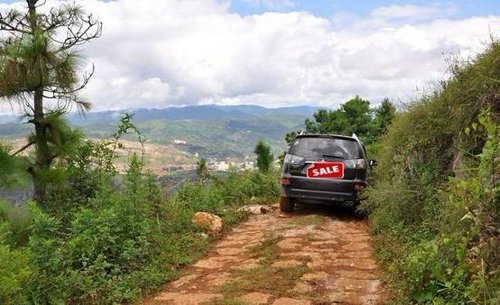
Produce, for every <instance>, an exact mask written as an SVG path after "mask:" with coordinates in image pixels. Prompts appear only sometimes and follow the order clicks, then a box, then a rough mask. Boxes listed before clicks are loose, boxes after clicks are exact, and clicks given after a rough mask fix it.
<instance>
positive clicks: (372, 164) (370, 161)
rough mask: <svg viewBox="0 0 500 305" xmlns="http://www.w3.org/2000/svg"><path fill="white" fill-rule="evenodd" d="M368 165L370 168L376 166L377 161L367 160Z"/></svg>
mask: <svg viewBox="0 0 500 305" xmlns="http://www.w3.org/2000/svg"><path fill="white" fill-rule="evenodd" d="M368 164H369V165H370V166H377V165H378V163H377V160H369V161H368Z"/></svg>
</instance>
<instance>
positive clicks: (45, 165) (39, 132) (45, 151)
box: [32, 87, 51, 203]
mask: <svg viewBox="0 0 500 305" xmlns="http://www.w3.org/2000/svg"><path fill="white" fill-rule="evenodd" d="M34 104H35V107H34V120H33V124H34V125H35V145H36V164H35V166H34V168H33V171H32V176H33V184H34V186H35V200H36V201H37V202H38V203H42V202H43V199H44V198H45V195H46V189H47V182H48V181H46V174H47V171H48V170H49V168H50V163H51V157H50V150H49V145H48V140H47V125H46V124H45V120H44V113H43V87H40V88H38V89H36V91H35V96H34Z"/></svg>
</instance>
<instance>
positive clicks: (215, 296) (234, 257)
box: [143, 207, 384, 305]
mask: <svg viewBox="0 0 500 305" xmlns="http://www.w3.org/2000/svg"><path fill="white" fill-rule="evenodd" d="M383 303H384V301H383V285H382V282H381V280H380V279H379V275H378V266H377V264H376V262H375V260H374V257H373V253H372V249H371V246H370V237H369V234H368V226H367V223H366V220H362V219H359V218H356V217H354V216H352V215H350V214H349V213H346V212H343V211H339V210H338V209H332V208H325V207H322V208H321V207H302V208H300V207H299V210H298V211H297V212H295V213H293V214H289V215H282V214H280V213H279V212H278V211H277V209H274V210H273V212H271V213H268V214H265V215H257V216H252V217H251V218H250V219H249V220H248V221H247V222H245V223H243V224H241V225H240V226H238V227H237V228H235V229H233V230H232V231H231V232H229V233H226V234H225V235H224V236H223V237H222V238H221V239H220V240H219V241H218V242H217V243H216V244H215V245H214V247H213V249H212V250H211V252H210V253H209V254H208V255H207V256H206V257H205V258H203V259H202V260H200V261H198V262H197V263H196V264H194V265H193V266H190V267H188V268H186V270H185V273H184V276H183V277H181V278H180V279H178V280H177V281H174V282H171V283H169V284H167V285H166V286H165V287H164V288H163V290H162V291H161V292H160V293H159V294H157V295H155V296H152V297H151V298H149V299H147V300H145V301H144V302H143V304H146V305H152V304H212V305H216V304H274V305H295V304H297V305H300V304H310V305H314V304H316V305H319V304H322V305H326V304H383Z"/></svg>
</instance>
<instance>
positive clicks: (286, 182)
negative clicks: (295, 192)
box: [280, 177, 290, 185]
mask: <svg viewBox="0 0 500 305" xmlns="http://www.w3.org/2000/svg"><path fill="white" fill-rule="evenodd" d="M280 182H281V184H283V185H289V184H290V178H288V177H281V179H280Z"/></svg>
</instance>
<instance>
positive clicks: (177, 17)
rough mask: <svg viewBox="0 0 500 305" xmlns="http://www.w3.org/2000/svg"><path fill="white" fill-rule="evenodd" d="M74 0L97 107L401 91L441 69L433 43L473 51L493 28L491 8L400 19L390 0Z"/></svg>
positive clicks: (402, 94) (280, 100)
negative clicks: (90, 20)
mask: <svg viewBox="0 0 500 305" xmlns="http://www.w3.org/2000/svg"><path fill="white" fill-rule="evenodd" d="M83 3H84V5H85V7H86V8H87V10H88V11H90V12H93V13H94V14H96V15H98V16H99V17H100V19H101V20H102V21H103V23H104V30H103V35H102V37H101V38H100V39H99V40H97V41H95V42H93V43H91V44H89V45H87V46H85V48H84V50H85V56H86V57H87V61H88V62H93V63H95V66H96V73H95V75H94V77H93V79H92V80H91V82H90V83H89V85H88V87H87V88H86V90H85V95H86V97H87V98H88V99H89V100H90V101H92V102H93V104H94V109H95V110H105V109H117V108H127V107H133V108H137V107H167V106H172V105H186V104H197V103H218V104H259V105H264V106H283V105H301V104H314V105H323V106H332V107H335V106H336V105H338V104H339V103H340V102H343V101H345V100H346V99H347V98H349V97H351V96H353V95H356V94H359V95H361V96H363V97H365V98H368V99H370V100H372V101H373V102H378V101H380V100H381V99H382V98H383V97H385V96H388V97H391V98H394V99H403V100H405V99H407V98H411V97H414V96H415V95H416V94H417V92H416V88H420V89H422V88H427V87H429V86H431V85H432V84H435V83H437V81H438V80H440V79H442V78H443V77H444V76H445V73H446V70H447V67H446V63H445V61H444V57H445V56H446V55H443V53H444V54H448V53H454V54H458V53H459V54H462V55H464V56H469V55H472V54H475V53H477V52H478V51H480V50H482V49H483V48H484V46H485V43H486V42H487V41H488V40H489V35H490V34H499V33H500V17H499V16H489V17H475V18H468V19H463V20H448V19H436V20H434V21H425V22H423V21H420V22H404V18H399V19H398V20H397V21H393V20H392V17H391V16H389V15H390V14H389V11H392V12H396V11H397V10H396V8H394V7H393V8H390V7H389V8H388V7H385V8H384V9H379V10H378V11H377V10H374V11H373V12H372V16H371V17H369V18H365V19H357V18H355V16H349V19H350V22H349V23H346V24H344V25H342V24H339V23H335V21H332V20H328V19H325V18H320V17H316V16H313V15H311V14H309V13H307V12H292V13H264V14H259V15H251V16H241V15H238V14H236V13H232V12H230V11H229V5H228V2H227V1H217V0H189V1H188V0H148V1H147V2H144V1H138V0H117V1H110V2H103V1H99V0H85V1H84V2H83ZM431 9H432V8H431ZM403 11H405V9H404V8H403ZM409 11H410V12H409ZM421 12H422V9H420V8H419V9H415V8H412V7H410V8H408V9H406V13H403V12H401V11H400V12H399V16H406V17H409V18H415V16H418V15H419V14H420V13H421ZM391 14H392V13H391ZM405 14H406V15H405Z"/></svg>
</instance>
